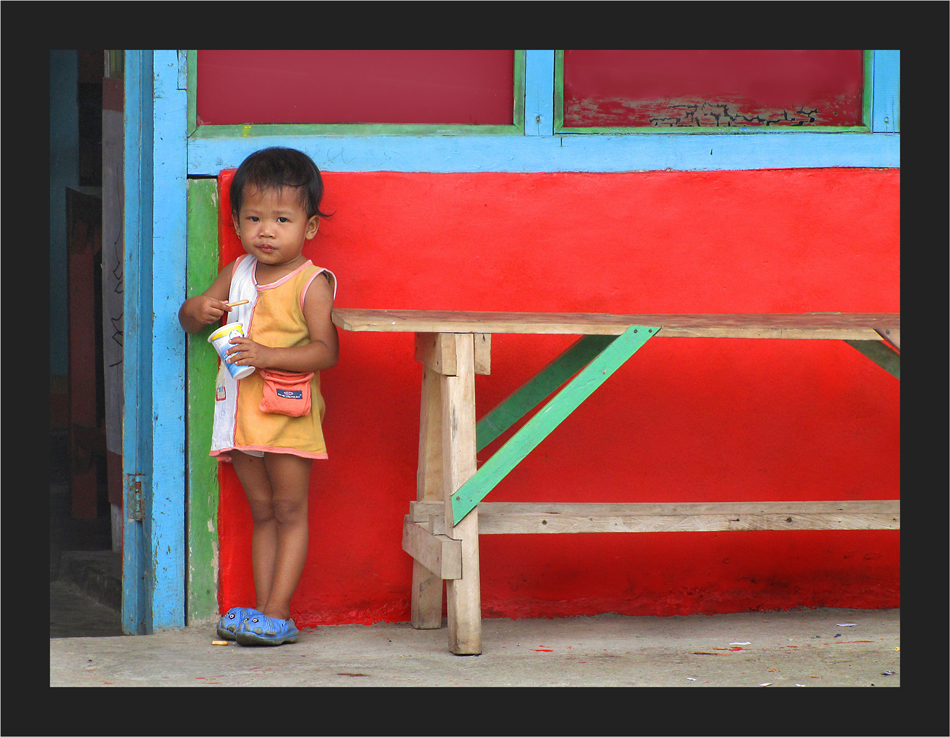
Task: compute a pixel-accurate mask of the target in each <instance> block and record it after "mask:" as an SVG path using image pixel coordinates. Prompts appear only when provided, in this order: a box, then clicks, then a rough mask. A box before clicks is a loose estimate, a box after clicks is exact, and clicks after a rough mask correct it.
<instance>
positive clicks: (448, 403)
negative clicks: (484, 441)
mask: <svg viewBox="0 0 950 737" xmlns="http://www.w3.org/2000/svg"><path fill="white" fill-rule="evenodd" d="M451 337H452V340H453V342H454V344H455V356H456V361H455V365H456V371H457V375H456V376H445V375H443V376H442V378H441V384H442V485H443V498H444V501H445V504H444V510H445V529H446V534H447V535H448V536H449V537H451V538H453V539H455V540H460V541H461V542H462V578H460V579H456V580H448V581H446V583H445V590H446V602H447V614H448V636H449V650H450V651H451V652H453V653H455V654H456V655H479V654H481V651H482V612H481V609H482V607H481V588H480V583H479V566H478V510H477V509H473V510H472V511H471V512H469V514H467V515H466V516H465V518H464V519H462V520H460V521H459V524H457V525H456V524H454V519H453V514H452V496H453V494H454V493H455V491H456V490H457V489H459V488H460V487H461V486H462V484H463V483H465V481H467V480H468V479H469V478H471V477H472V476H473V475H475V345H474V339H473V336H472V335H471V334H453V335H452V336H451Z"/></svg>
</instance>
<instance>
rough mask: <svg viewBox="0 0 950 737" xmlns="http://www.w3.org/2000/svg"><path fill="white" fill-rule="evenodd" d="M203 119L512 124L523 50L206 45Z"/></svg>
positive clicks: (200, 76)
mask: <svg viewBox="0 0 950 737" xmlns="http://www.w3.org/2000/svg"><path fill="white" fill-rule="evenodd" d="M196 66H197V73H196V77H197V83H196V110H197V115H198V124H199V125H236V124H255V123H392V124H438V125H511V124H512V122H513V109H514V108H513V105H514V102H513V101H514V94H513V93H514V51H498V50H490V51H353V50H348V51H198V54H197V65H196Z"/></svg>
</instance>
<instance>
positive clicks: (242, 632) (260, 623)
mask: <svg viewBox="0 0 950 737" xmlns="http://www.w3.org/2000/svg"><path fill="white" fill-rule="evenodd" d="M299 634H300V630H298V629H297V625H295V624H294V620H292V619H277V618H275V617H268V616H266V615H264V614H261V613H260V612H255V613H254V614H252V615H251V616H249V617H247V618H246V619H245V620H244V622H243V623H242V624H241V626H240V627H239V628H238V630H237V633H236V636H237V641H238V644H239V645H283V644H284V643H285V642H297V636H298V635H299Z"/></svg>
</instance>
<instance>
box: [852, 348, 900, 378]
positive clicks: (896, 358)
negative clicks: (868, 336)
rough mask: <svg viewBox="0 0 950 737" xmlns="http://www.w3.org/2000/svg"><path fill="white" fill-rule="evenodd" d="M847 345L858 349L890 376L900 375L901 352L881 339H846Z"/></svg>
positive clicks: (898, 376)
mask: <svg viewBox="0 0 950 737" xmlns="http://www.w3.org/2000/svg"><path fill="white" fill-rule="evenodd" d="M845 343H847V344H848V345H849V346H851V347H852V348H854V349H855V350H857V351H860V352H861V353H863V354H864V355H865V356H867V357H868V358H870V359H871V360H872V361H874V363H876V364H877V365H878V366H880V367H881V368H882V369H884V370H885V371H887V372H888V373H890V374H891V375H892V376H895V377H897V378H898V379H900V377H901V354H900V353H898V352H897V351H895V350H893V349H892V348H891V347H890V346H888V345H887V344H886V343H885V342H884V341H883V340H846V341H845Z"/></svg>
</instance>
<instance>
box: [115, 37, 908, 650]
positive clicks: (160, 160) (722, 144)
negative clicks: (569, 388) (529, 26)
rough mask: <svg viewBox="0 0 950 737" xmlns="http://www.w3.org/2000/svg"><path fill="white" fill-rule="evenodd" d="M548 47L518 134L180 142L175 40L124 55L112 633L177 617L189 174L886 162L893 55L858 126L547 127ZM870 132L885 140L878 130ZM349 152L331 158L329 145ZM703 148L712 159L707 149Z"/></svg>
mask: <svg viewBox="0 0 950 737" xmlns="http://www.w3.org/2000/svg"><path fill="white" fill-rule="evenodd" d="M554 64H555V53H554V51H550V50H548V51H544V50H541V51H527V52H526V55H525V132H524V136H497V137H485V136H461V137H451V136H429V137H419V136H342V137H341V136H308V137H307V138H305V139H302V138H301V137H299V136H298V137H294V136H267V135H264V136H254V137H249V138H244V137H238V138H208V139H201V138H195V139H193V140H191V141H190V142H189V139H188V112H187V108H188V103H187V96H188V94H187V89H186V87H187V79H188V72H187V68H188V67H187V59H186V54H185V52H183V51H174V50H172V51H168V50H162V51H126V52H125V144H124V146H125V156H124V162H125V163H124V177H125V191H124V197H125V203H124V204H125V215H124V219H125V220H124V236H125V273H124V290H125V291H124V301H125V313H124V322H125V333H124V343H125V358H124V369H125V371H124V375H125V378H124V388H125V407H124V410H123V474H124V480H125V490H124V507H123V511H124V515H125V527H124V558H123V599H122V621H123V630H124V631H125V632H126V633H128V634H145V633H150V632H152V631H154V630H159V629H172V628H179V627H184V626H185V621H186V618H185V615H186V612H185V602H186V601H187V598H186V590H185V589H186V585H187V584H186V575H185V571H186V556H187V550H186V547H185V546H186V535H185V510H186V504H187V498H186V478H185V474H186V469H185V419H184V418H185V335H184V332H183V331H182V330H181V328H180V326H179V324H178V317H177V313H178V308H179V306H180V305H181V301H182V300H183V299H184V296H185V275H186V266H187V264H186V247H185V246H186V243H185V241H186V221H187V214H186V213H187V176H188V173H189V171H190V173H191V175H192V176H216V175H217V174H218V173H219V172H220V171H221V169H225V168H232V167H236V166H237V165H238V164H240V162H241V161H242V160H243V159H244V157H245V156H247V155H248V154H249V153H251V152H252V151H254V150H257V149H259V148H263V147H265V146H269V145H290V146H296V147H300V148H303V149H304V150H307V151H308V153H310V154H311V155H312V156H313V157H314V160H315V161H316V162H317V164H318V166H320V168H321V169H324V170H326V171H376V170H378V169H379V162H380V161H385V162H386V168H387V170H391V171H452V172H462V171H600V172H609V171H646V170H658V169H674V170H701V169H757V168H787V167H825V166H839V167H840V166H845V167H847V166H862V167H866V166H871V167H899V166H900V135H899V133H898V131H899V119H900V102H899V99H900V98H899V89H900V52H899V51H875V52H874V57H873V64H872V68H871V73H872V75H873V78H874V84H873V86H872V89H873V92H872V96H873V99H872V106H871V126H870V128H871V133H870V134H845V133H842V134H837V133H836V134H832V135H829V134H822V133H812V134H809V133H801V134H795V135H791V134H788V135H786V134H777V135H767V134H766V135H761V134H749V135H730V136H716V135H710V136H678V135H665V134H657V135H642V134H640V135H630V136H583V135H581V136H578V135H574V136H561V135H555V134H554V99H553V85H552V81H553V76H554ZM880 134H884V135H880ZM344 149H345V150H346V153H347V159H346V161H345V162H343V161H342V155H341V154H342V151H343V150H344ZM713 150H715V152H716V156H712V151H713Z"/></svg>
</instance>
